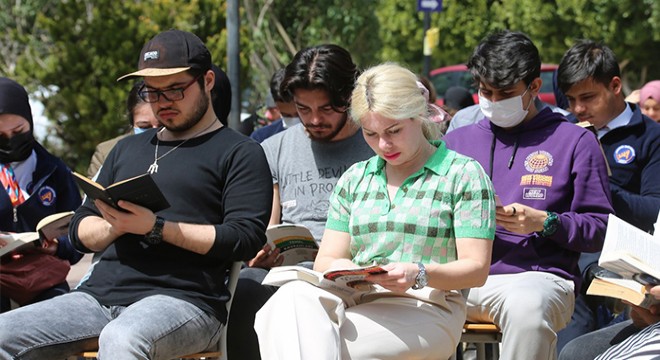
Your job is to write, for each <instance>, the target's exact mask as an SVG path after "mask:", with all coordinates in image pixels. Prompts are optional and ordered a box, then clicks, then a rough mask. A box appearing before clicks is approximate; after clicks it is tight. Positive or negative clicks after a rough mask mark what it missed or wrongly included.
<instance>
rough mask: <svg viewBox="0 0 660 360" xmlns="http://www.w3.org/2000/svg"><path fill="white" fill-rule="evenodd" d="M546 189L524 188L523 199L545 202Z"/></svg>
mask: <svg viewBox="0 0 660 360" xmlns="http://www.w3.org/2000/svg"><path fill="white" fill-rule="evenodd" d="M545 192H546V189H536V188H523V199H525V200H545Z"/></svg>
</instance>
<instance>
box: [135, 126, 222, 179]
mask: <svg viewBox="0 0 660 360" xmlns="http://www.w3.org/2000/svg"><path fill="white" fill-rule="evenodd" d="M216 121H218V118H217V117H216V118H215V120H213V121H212V122H211V124H209V126H207V127H206V128H204V129H202V130H201V131H200V132H198V133H197V134H195V135H193V136H191V137H189V138H187V139H185V140H183V141H182V142H181V143H179V145H177V146H175V147H173V148H171V149H170V151H168V152H166V153H165V154H163V155H161V156H158V145H159V144H160V139H159V138H158V134H160V133H161V132H163V131H165V128H163V129H162V130H161V131H159V132H158V133H157V134H156V150H155V151H154V163H153V164H151V165H149V169H147V172H148V173H149V174H155V173H157V172H158V160H160V159H162V158H164V157H165V156H167V155H169V154H170V153H171V152H172V151H174V150H176V149H178V148H179V146H181V145H183V144H185V143H186V142H188V140H190V139H193V138H196V137H198V136H200V135H202V133H204V132H206V131H207V130H208V129H210V128H211V126H213V125H214V124H215V122H216Z"/></svg>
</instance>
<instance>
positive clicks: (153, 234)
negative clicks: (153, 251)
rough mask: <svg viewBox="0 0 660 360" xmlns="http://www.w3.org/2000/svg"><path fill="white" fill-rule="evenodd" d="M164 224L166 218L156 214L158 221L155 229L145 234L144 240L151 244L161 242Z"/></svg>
mask: <svg viewBox="0 0 660 360" xmlns="http://www.w3.org/2000/svg"><path fill="white" fill-rule="evenodd" d="M163 226H165V219H163V218H162V217H160V216H156V223H155V224H154V227H153V229H151V231H149V233H147V234H146V235H144V241H145V242H147V244H151V245H157V244H160V243H161V242H162V241H163Z"/></svg>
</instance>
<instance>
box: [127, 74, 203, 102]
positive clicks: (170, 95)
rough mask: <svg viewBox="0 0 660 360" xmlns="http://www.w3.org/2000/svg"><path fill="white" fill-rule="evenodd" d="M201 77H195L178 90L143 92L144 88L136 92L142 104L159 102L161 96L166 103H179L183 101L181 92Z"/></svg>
mask: <svg viewBox="0 0 660 360" xmlns="http://www.w3.org/2000/svg"><path fill="white" fill-rule="evenodd" d="M200 76H202V75H199V76H197V77H196V78H194V79H192V80H191V81H190V82H189V83H187V84H186V85H183V86H182V87H180V88H173V89H167V90H144V87H143V88H142V90H140V91H139V92H138V95H139V96H140V99H142V100H143V101H144V102H147V103H155V102H158V100H160V96H161V95H162V96H163V97H164V98H165V99H166V100H167V101H179V100H183V92H184V91H186V89H187V88H189V87H190V85H192V84H194V83H195V82H196V81H197V79H199V77H200Z"/></svg>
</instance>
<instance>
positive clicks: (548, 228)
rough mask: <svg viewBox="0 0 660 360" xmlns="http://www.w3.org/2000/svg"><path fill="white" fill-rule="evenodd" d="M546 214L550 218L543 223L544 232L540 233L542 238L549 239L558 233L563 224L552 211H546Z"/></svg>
mask: <svg viewBox="0 0 660 360" xmlns="http://www.w3.org/2000/svg"><path fill="white" fill-rule="evenodd" d="M546 213H547V214H548V217H547V218H545V221H544V222H543V230H542V231H540V232H539V233H538V234H539V236H541V237H548V236H550V235H552V234H554V233H556V232H557V229H558V228H559V224H560V223H561V221H560V220H559V216H558V215H557V213H554V212H551V211H546Z"/></svg>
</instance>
